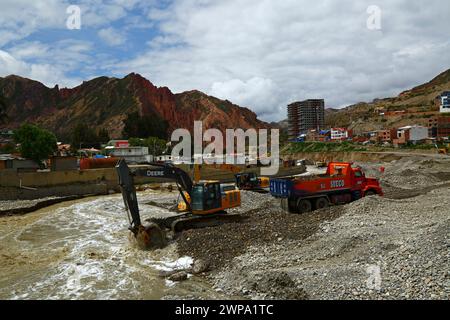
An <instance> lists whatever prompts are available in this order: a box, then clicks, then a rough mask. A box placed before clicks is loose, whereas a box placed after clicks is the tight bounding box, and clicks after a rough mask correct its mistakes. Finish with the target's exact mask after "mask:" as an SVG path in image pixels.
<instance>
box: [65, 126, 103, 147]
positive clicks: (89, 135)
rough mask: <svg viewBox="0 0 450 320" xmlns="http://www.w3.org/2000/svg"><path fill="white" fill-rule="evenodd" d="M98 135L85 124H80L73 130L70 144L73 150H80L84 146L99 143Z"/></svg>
mask: <svg viewBox="0 0 450 320" xmlns="http://www.w3.org/2000/svg"><path fill="white" fill-rule="evenodd" d="M98 140H99V139H98V137H97V134H96V133H95V131H94V130H93V129H91V128H90V127H88V125H87V124H86V123H84V122H79V123H78V124H77V125H76V126H75V127H74V128H73V130H72V135H71V140H70V144H71V146H72V149H73V150H78V149H79V148H80V147H82V145H83V144H92V143H97V142H98Z"/></svg>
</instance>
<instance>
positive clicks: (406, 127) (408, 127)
mask: <svg viewBox="0 0 450 320" xmlns="http://www.w3.org/2000/svg"><path fill="white" fill-rule="evenodd" d="M411 128H425V129H427V130H428V128H427V127H424V126H416V125H414V126H405V127H401V128H398V130H409V129H411Z"/></svg>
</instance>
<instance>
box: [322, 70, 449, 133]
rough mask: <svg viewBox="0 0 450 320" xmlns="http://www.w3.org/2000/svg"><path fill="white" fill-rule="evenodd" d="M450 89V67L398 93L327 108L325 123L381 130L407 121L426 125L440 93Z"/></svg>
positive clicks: (435, 107)
mask: <svg viewBox="0 0 450 320" xmlns="http://www.w3.org/2000/svg"><path fill="white" fill-rule="evenodd" d="M448 90H450V69H449V70H447V71H445V72H442V73H441V74H439V75H438V76H437V77H435V78H434V79H432V80H431V81H429V82H427V83H425V84H422V85H419V86H416V87H414V88H412V89H410V90H407V91H404V92H402V93H400V94H399V95H398V96H397V97H392V98H385V99H375V100H373V101H372V102H370V103H366V102H360V103H357V104H354V105H351V106H348V107H346V108H342V109H326V110H325V123H326V126H327V127H349V128H351V129H353V130H354V131H355V132H357V133H358V132H364V131H371V130H380V129H384V128H391V127H400V126H405V125H409V124H417V125H428V120H429V118H431V117H433V116H434V115H435V114H437V112H438V111H439V101H440V100H439V96H440V94H441V93H442V92H443V91H448ZM394 111H405V112H406V114H403V115H401V114H399V115H391V116H389V117H383V116H380V113H386V112H394Z"/></svg>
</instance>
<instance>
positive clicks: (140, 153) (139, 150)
mask: <svg viewBox="0 0 450 320" xmlns="http://www.w3.org/2000/svg"><path fill="white" fill-rule="evenodd" d="M106 150H107V152H108V155H110V156H113V157H116V158H122V159H125V161H126V162H127V163H149V162H153V155H151V154H149V153H148V147H126V148H114V147H113V148H108V147H106Z"/></svg>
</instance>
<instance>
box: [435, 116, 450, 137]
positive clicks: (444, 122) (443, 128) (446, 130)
mask: <svg viewBox="0 0 450 320" xmlns="http://www.w3.org/2000/svg"><path fill="white" fill-rule="evenodd" d="M437 122H438V123H437V132H436V138H438V140H443V139H449V138H450V117H439V118H438V119H437Z"/></svg>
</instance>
